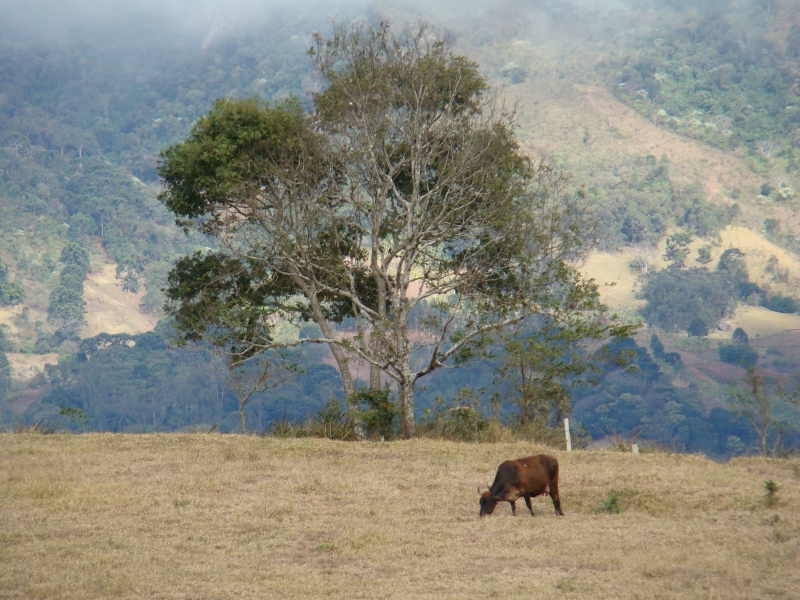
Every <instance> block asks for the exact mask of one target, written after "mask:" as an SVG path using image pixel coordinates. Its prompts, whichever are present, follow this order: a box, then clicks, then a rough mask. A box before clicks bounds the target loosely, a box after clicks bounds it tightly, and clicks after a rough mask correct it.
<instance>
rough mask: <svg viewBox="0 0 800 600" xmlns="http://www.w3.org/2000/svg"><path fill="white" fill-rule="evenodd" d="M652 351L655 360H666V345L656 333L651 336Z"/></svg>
mask: <svg viewBox="0 0 800 600" xmlns="http://www.w3.org/2000/svg"><path fill="white" fill-rule="evenodd" d="M650 351H651V352H652V353H653V358H656V359H658V360H663V359H664V354H665V351H664V343H663V342H662V341H661V338H660V337H658V336H657V335H656V334H655V333H654V334H653V335H651V336H650Z"/></svg>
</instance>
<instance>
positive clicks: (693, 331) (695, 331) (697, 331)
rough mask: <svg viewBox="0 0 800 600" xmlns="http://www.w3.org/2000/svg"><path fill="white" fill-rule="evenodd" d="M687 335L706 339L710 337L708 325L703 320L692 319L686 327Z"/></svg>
mask: <svg viewBox="0 0 800 600" xmlns="http://www.w3.org/2000/svg"><path fill="white" fill-rule="evenodd" d="M686 333H688V334H689V335H691V336H694V337H706V336H707V335H708V325H706V324H705V322H704V321H703V320H702V319H692V320H691V321H689V325H688V326H687V327H686Z"/></svg>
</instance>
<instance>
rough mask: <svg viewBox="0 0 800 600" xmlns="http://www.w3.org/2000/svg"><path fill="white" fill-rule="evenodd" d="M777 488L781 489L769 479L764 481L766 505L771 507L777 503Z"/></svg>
mask: <svg viewBox="0 0 800 600" xmlns="http://www.w3.org/2000/svg"><path fill="white" fill-rule="evenodd" d="M779 489H781V488H780V486H779V485H778V484H777V483H775V482H774V481H772V480H771V479H770V480H769V481H765V482H764V497H765V499H766V501H767V506H769V507H772V506H775V505H776V504H777V503H778V490H779Z"/></svg>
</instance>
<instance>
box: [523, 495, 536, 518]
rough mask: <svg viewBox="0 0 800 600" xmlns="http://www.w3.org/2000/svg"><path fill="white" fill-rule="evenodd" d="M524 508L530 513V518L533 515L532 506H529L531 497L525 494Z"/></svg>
mask: <svg viewBox="0 0 800 600" xmlns="http://www.w3.org/2000/svg"><path fill="white" fill-rule="evenodd" d="M524 498H525V506H527V507H528V510H529V511H531V516H534V515H533V506H531V497H530V496H529V495H528V494H525V496H524Z"/></svg>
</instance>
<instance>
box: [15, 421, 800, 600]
mask: <svg viewBox="0 0 800 600" xmlns="http://www.w3.org/2000/svg"><path fill="white" fill-rule="evenodd" d="M542 451H546V452H550V453H552V454H555V455H556V456H557V457H558V459H559V461H560V463H561V484H560V486H561V490H562V502H563V506H564V510H565V512H566V516H565V517H563V518H557V517H555V516H554V515H553V510H552V504H551V503H550V501H549V499H546V498H537V499H536V500H534V510H535V511H536V513H537V514H536V517H535V518H531V517H530V516H529V515H527V514H526V511H525V509H524V505H522V503H521V502H520V505H519V506H518V508H521V509H522V510H520V511H519V513H518V514H519V516H517V517H516V518H512V517H511V514H510V510H509V508H508V505H506V504H503V505H501V506H500V507H498V510H497V511H496V512H495V514H494V515H493V516H491V517H488V518H484V519H479V518H478V516H477V515H478V502H477V500H478V494H477V490H476V487H477V486H478V485H479V484H487V483H489V482H490V481H491V479H492V477H493V475H494V471H495V469H496V466H497V465H498V464H499V463H500V462H501V461H502V460H504V459H506V458H513V457H519V456H524V455H527V454H532V453H537V452H542ZM0 457H2V458H0V597H2V598H75V599H80V598H110V597H118V598H207V599H211V598H555V597H558V598H767V597H770V598H797V597H798V589H800V569H798V565H800V461H797V460H794V461H788V460H781V461H779V460H766V459H752V458H751V459H739V460H735V461H732V462H730V463H728V464H717V463H713V462H711V461H708V460H706V459H704V458H701V457H698V456H690V455H677V454H661V453H648V454H640V455H632V454H626V453H619V452H614V451H594V452H587V451H576V452H573V453H566V452H559V451H553V450H549V449H547V448H545V447H537V446H534V445H531V444H523V443H516V444H478V445H476V444H457V443H449V442H440V441H426V440H414V441H411V442H394V443H363V444H358V443H342V442H333V441H328V440H319V439H294V440H280V439H271V438H259V437H242V436H223V435H217V434H195V435H191V434H188V435H141V436H126V435H111V434H90V435H74V436H73V435H37V434H4V435H0ZM768 479H772V480H774V481H775V482H777V483H778V484H779V485H780V490H779V492H778V496H779V501H778V503H777V504H776V505H775V506H774V507H771V508H768V507H767V506H766V504H765V501H764V481H765V480H768ZM612 490H615V491H616V492H617V493H618V495H619V499H620V505H621V507H622V512H621V513H619V514H607V513H596V512H595V508H596V507H598V506H599V505H600V504H601V503H602V502H603V501H604V500H605V499H606V498H607V497H608V495H609V493H610V492H611V491H612Z"/></svg>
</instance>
